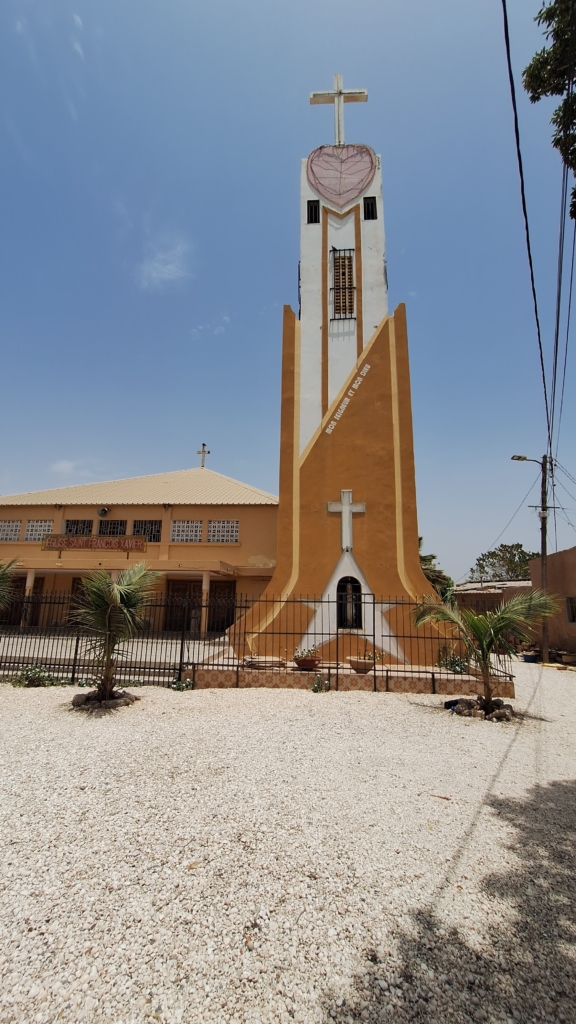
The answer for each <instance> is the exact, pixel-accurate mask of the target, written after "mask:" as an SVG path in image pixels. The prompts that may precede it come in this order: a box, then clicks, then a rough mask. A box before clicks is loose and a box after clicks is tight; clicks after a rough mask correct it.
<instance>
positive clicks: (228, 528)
mask: <svg viewBox="0 0 576 1024" xmlns="http://www.w3.org/2000/svg"><path fill="white" fill-rule="evenodd" d="M239 531H240V521H239V520H238V519H209V520H208V543H209V544H237V543H238V536H239Z"/></svg>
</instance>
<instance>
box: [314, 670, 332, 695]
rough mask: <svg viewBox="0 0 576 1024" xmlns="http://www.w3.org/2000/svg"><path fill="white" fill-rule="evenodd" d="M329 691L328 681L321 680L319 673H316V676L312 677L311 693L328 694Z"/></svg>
mask: <svg viewBox="0 0 576 1024" xmlns="http://www.w3.org/2000/svg"><path fill="white" fill-rule="evenodd" d="M329 689H330V680H329V679H323V678H322V676H321V675H320V673H319V672H318V673H317V675H316V676H315V677H314V682H313V683H312V693H328V690H329Z"/></svg>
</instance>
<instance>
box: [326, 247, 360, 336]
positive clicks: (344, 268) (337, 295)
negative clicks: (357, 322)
mask: <svg viewBox="0 0 576 1024" xmlns="http://www.w3.org/2000/svg"><path fill="white" fill-rule="evenodd" d="M331 256H332V320H353V319H354V290H355V289H354V250H353V249H332V253H331Z"/></svg>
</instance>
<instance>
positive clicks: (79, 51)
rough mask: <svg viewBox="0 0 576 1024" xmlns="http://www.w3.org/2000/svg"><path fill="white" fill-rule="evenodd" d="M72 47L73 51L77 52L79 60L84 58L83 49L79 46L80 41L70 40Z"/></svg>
mask: <svg viewBox="0 0 576 1024" xmlns="http://www.w3.org/2000/svg"><path fill="white" fill-rule="evenodd" d="M72 49H73V50H74V53H77V54H78V56H79V57H80V59H81V60H84V50H83V49H82V47H81V46H80V43H79V42H78V40H77V39H73V40H72Z"/></svg>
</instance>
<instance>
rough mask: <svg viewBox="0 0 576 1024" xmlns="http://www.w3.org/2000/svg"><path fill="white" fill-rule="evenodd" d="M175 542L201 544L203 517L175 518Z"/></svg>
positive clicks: (172, 535) (173, 539) (173, 525)
mask: <svg viewBox="0 0 576 1024" xmlns="http://www.w3.org/2000/svg"><path fill="white" fill-rule="evenodd" d="M170 539H171V540H172V542H173V543H174V544H201V543H202V520H201V519H174V520H173V522H172V534H171V538H170Z"/></svg>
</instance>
